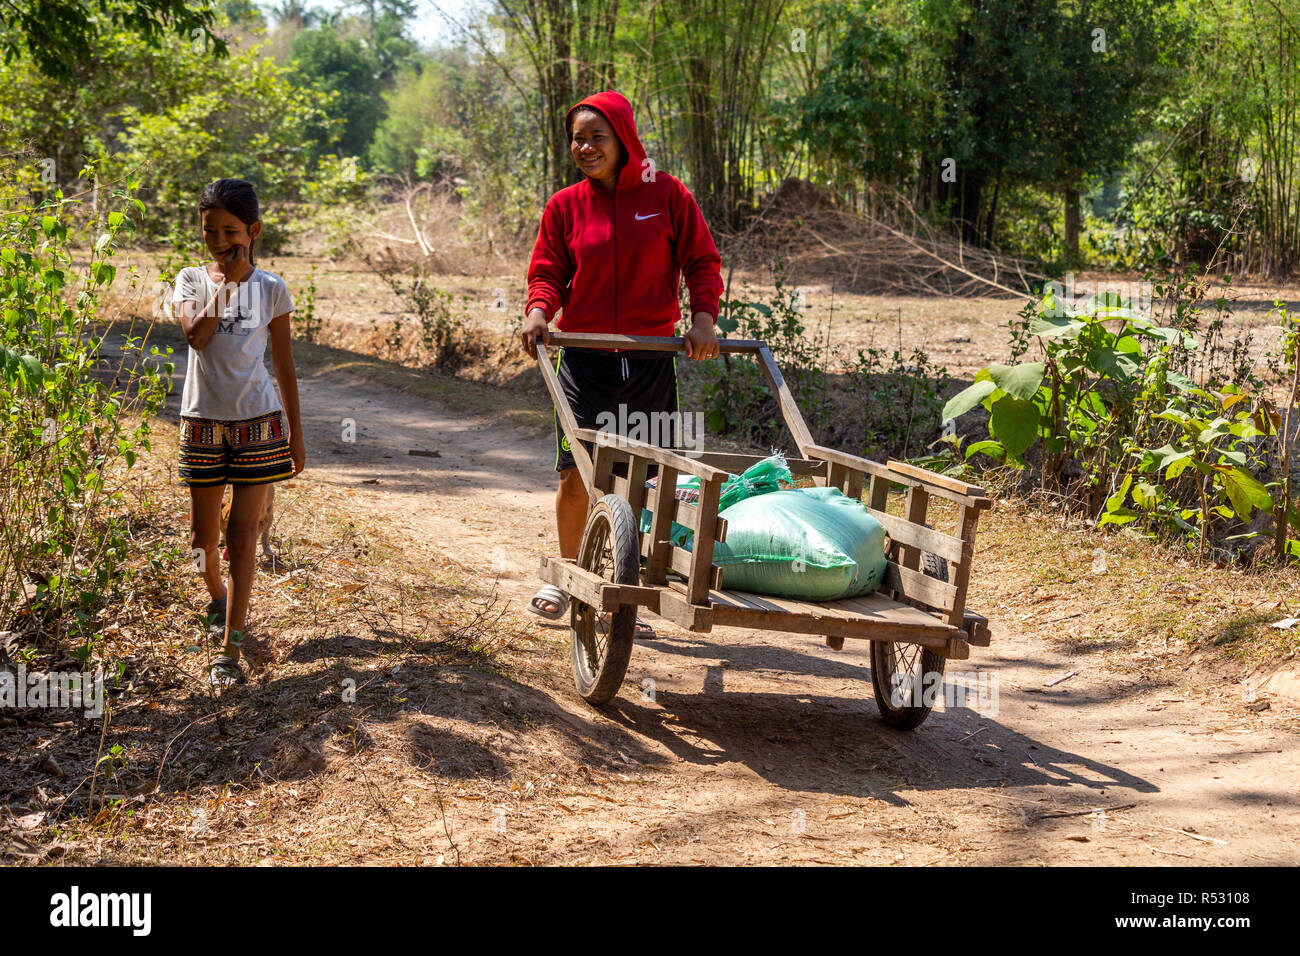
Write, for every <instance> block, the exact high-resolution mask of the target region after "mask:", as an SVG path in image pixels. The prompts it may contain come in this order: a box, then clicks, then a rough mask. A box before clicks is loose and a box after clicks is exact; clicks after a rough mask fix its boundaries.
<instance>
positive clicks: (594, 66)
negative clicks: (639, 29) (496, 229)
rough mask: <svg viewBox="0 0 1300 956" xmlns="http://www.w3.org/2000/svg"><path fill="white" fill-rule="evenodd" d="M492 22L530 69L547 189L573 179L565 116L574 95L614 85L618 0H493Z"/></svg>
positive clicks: (575, 170) (576, 96) (544, 179)
mask: <svg viewBox="0 0 1300 956" xmlns="http://www.w3.org/2000/svg"><path fill="white" fill-rule="evenodd" d="M495 7H496V10H497V14H498V15H497V17H496V19H497V21H498V22H499V23H500V24H501V25H502V26H503V27H505V28H506V30H507V32H508V35H509V36H510V39H511V40H513V41H514V42H516V43H518V44H519V45H520V46H521V47H522V49H523V53H524V55H525V57H526V59H527V61H528V64H529V67H530V68H531V70H532V73H533V77H534V80H535V84H536V90H537V100H538V102H537V108H538V115H539V117H540V119H541V122H540V123H539V124H538V125H539V133H540V135H541V137H542V140H543V142H542V146H543V149H542V155H543V157H544V168H543V182H544V183H545V187H544V188H545V190H546V191H547V192H554V191H556V190H557V189H563V188H564V187H565V186H567V185H569V184H571V183H574V182H577V180H578V176H579V175H580V174H579V172H578V170H577V169H575V168H574V166H573V162H572V160H571V159H570V158H569V144H568V142H567V140H566V137H565V132H564V117H565V114H566V113H567V112H568V110H569V107H571V106H572V105H573V104H574V103H575V102H576V101H577V100H579V99H581V98H582V97H584V96H587V95H588V94H590V93H594V92H597V91H598V90H602V89H608V88H611V87H613V86H614V85H615V83H616V80H617V77H616V74H615V69H614V27H615V22H616V18H617V16H618V7H619V0H589V2H586V3H584V4H582V5H581V7H579V5H577V4H573V3H570V2H566V0H495Z"/></svg>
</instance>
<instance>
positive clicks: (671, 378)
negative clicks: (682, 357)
mask: <svg viewBox="0 0 1300 956" xmlns="http://www.w3.org/2000/svg"><path fill="white" fill-rule="evenodd" d="M555 371H556V374H557V375H558V376H559V379H560V387H561V388H562V389H563V390H564V394H565V396H566V397H567V398H568V400H569V405H570V406H571V407H572V408H573V416H574V418H576V419H577V420H578V427H579V428H594V429H596V430H597V431H608V432H610V433H612V434H618V435H622V436H623V437H625V438H632V439H635V440H637V441H643V442H645V443H646V444H648V445H658V446H660V447H661V448H673V447H676V445H677V416H678V413H679V406H678V395H677V356H676V355H673V354H664V353H663V352H604V351H601V350H600V349H582V348H572V347H562V348H561V349H560V354H559V356H558V357H557V358H556V360H555ZM582 444H583V445H584V446H585V447H586V449H587V451H588V453H590V452H591V449H592V445H591V443H590V442H583V443H582ZM573 467H574V461H573V454H572V452H570V450H569V439H568V438H567V437H566V436H565V434H564V428H563V427H562V426H561V425H560V413H559V412H556V413H555V470H556V471H564V470H565V469H566V468H573ZM615 470H616V471H617V472H619V473H621V472H622V469H621V468H619V466H618V465H616V466H615ZM657 470H658V469H657V468H655V469H652V473H653V472H655V471H657Z"/></svg>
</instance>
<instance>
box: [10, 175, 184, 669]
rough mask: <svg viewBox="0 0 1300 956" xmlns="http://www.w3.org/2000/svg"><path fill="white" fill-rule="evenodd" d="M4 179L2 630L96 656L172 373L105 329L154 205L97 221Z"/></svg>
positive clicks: (132, 202) (134, 202)
mask: <svg viewBox="0 0 1300 956" xmlns="http://www.w3.org/2000/svg"><path fill="white" fill-rule="evenodd" d="M0 172H3V173H5V175H3V176H0V204H2V205H3V207H4V210H5V213H6V214H5V216H4V217H3V220H0V361H2V362H3V370H2V375H0V423H2V425H3V427H2V428H0V513H3V514H4V521H3V523H0V627H7V628H13V629H20V630H25V631H29V632H31V633H33V634H36V635H38V636H39V637H42V638H45V639H47V640H50V641H51V642H52V643H53V645H54V646H55V647H58V646H65V642H67V641H69V640H70V641H72V642H73V643H74V644H80V645H82V646H83V647H90V646H91V644H90V639H91V638H92V637H93V635H94V634H95V633H96V632H97V630H98V628H99V627H100V626H101V617H102V614H103V612H104V610H105V609H106V608H107V607H108V606H110V605H111V603H112V601H113V600H114V598H115V597H116V596H117V595H118V592H119V591H120V589H121V587H122V585H123V583H124V582H125V580H126V579H127V577H128V575H129V572H128V571H127V568H126V560H127V557H128V555H129V554H130V553H131V552H132V550H133V547H134V546H133V542H132V540H131V533H130V528H129V524H128V516H127V515H126V514H125V508H124V505H123V501H124V499H123V492H122V481H121V478H122V475H123V472H124V471H126V470H129V469H130V468H132V467H133V466H134V465H135V463H136V458H137V455H138V453H139V451H140V449H144V450H148V449H149V448H150V443H149V436H150V433H151V426H150V421H149V418H150V416H151V415H152V414H153V413H155V412H157V411H158V410H160V409H161V408H162V407H163V403H164V401H165V399H166V395H167V388H168V384H169V380H170V375H171V372H172V368H173V366H172V363H171V361H170V360H168V359H167V357H166V356H167V354H170V352H171V349H170V348H168V349H167V350H166V352H165V353H161V352H159V350H158V349H157V348H156V347H151V348H150V350H149V353H148V355H146V354H145V352H144V342H145V339H146V338H147V333H146V334H145V335H138V334H134V333H133V330H128V331H127V332H126V334H125V335H124V336H123V338H122V340H121V342H120V343H118V346H117V348H118V354H117V355H115V356H113V355H112V354H111V353H107V354H106V350H105V345H106V342H105V335H104V333H103V331H102V329H101V327H100V324H99V321H100V315H99V310H100V306H101V302H102V300H103V297H104V295H105V293H106V291H107V290H108V289H109V287H110V286H112V285H113V283H114V282H115V281H116V279H117V266H116V265H115V264H114V262H113V258H114V255H115V250H116V247H117V243H118V242H119V240H120V239H121V238H122V237H124V236H126V235H129V234H130V233H131V231H132V228H133V227H132V219H131V218H129V216H128V212H130V213H140V214H142V213H143V211H144V204H143V203H142V202H140V201H139V200H138V199H136V198H135V197H134V195H133V194H134V191H135V189H136V188H137V186H138V184H137V183H129V184H127V185H126V188H125V189H122V190H117V191H113V192H112V195H111V200H110V201H109V202H108V203H105V202H104V198H103V197H102V196H101V197H100V200H99V214H98V215H96V214H95V213H94V212H92V213H91V215H89V216H87V215H86V212H87V210H86V209H85V205H84V204H83V203H82V202H81V201H80V200H76V199H67V198H65V197H64V196H63V194H62V192H61V191H60V190H54V191H53V192H52V193H51V194H50V195H49V196H47V197H46V198H45V199H43V200H42V201H41V202H39V203H36V204H33V203H32V202H31V201H30V199H28V197H27V195H26V194H25V192H24V191H23V190H22V189H21V188H20V187H18V186H17V184H16V178H15V177H12V176H10V175H8V172H9V170H7V169H0ZM84 175H93V171H92V170H86V171H84V172H83V176H84ZM105 192H107V190H105ZM124 210H125V211H124ZM83 244H84V246H83ZM84 247H88V248H89V255H88V256H87V254H86V253H85V252H84V251H82V249H83V248H84ZM87 259H88V261H85V260H87ZM82 261H85V265H84V266H83V265H81V264H80V263H81V262H82Z"/></svg>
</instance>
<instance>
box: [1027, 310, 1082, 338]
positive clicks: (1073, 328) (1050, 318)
mask: <svg viewBox="0 0 1300 956" xmlns="http://www.w3.org/2000/svg"><path fill="white" fill-rule="evenodd" d="M1083 325H1084V323H1083V322H1081V321H1079V320H1078V319H1072V318H1069V317H1068V316H1064V315H1060V316H1057V315H1036V316H1034V318H1033V320H1032V321H1031V322H1030V323H1029V334H1030V335H1037V336H1039V337H1040V338H1044V339H1054V338H1067V339H1068V338H1073V337H1074V336H1076V335H1078V334H1079V331H1080V330H1081V329H1082V328H1083Z"/></svg>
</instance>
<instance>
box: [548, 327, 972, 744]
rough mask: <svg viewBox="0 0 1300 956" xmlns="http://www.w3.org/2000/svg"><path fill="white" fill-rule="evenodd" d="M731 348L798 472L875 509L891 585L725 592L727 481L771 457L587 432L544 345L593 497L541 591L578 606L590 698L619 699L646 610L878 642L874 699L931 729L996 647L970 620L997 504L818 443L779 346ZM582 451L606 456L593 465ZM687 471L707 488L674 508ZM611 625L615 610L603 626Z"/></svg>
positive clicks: (579, 659)
mask: <svg viewBox="0 0 1300 956" xmlns="http://www.w3.org/2000/svg"><path fill="white" fill-rule="evenodd" d="M550 345H551V346H553V347H554V346H559V347H565V346H568V347H582V348H618V349H635V350H662V351H683V350H684V349H685V345H684V341H683V339H681V338H655V337H649V336H630V335H594V334H578V333H558V332H557V333H552V334H551V337H550ZM719 347H720V349H721V351H723V352H729V353H746V354H753V355H755V356H756V358H757V359H758V362H759V364H760V366H761V367H762V368H763V370H764V372H765V373H766V376H767V380H768V384H769V385H770V387H771V389H772V392H773V394H774V395H775V396H776V398H777V403H778V405H779V407H780V409H781V413H782V415H783V417H784V419H785V423H786V425H787V427H788V428H789V429H790V433H791V435H792V436H793V437H794V441H795V444H796V445H797V446H798V451H799V454H800V456H801V457H798V458H795V457H789V458H787V459H786V461H787V464H788V465H789V467H790V471H791V473H792V474H793V475H794V476H795V477H796V478H800V477H809V478H811V479H812V480H813V482H814V483H815V484H817V485H821V486H825V485H833V486H835V487H838V488H839V489H840V490H841V491H843V492H844V493H845V494H846V495H848V496H849V497H851V498H856V499H860V500H862V501H863V504H864V505H865V506H866V508H867V510H868V511H869V512H870V513H871V514H872V515H874V516H875V517H876V518H877V519H878V520H879V521H880V522H881V523H882V524H883V525H884V527H885V530H886V532H887V534H888V539H887V555H888V558H889V564H888V567H887V569H886V573H885V578H884V582H883V584H882V585H881V588H880V590H878V591H877V592H875V593H874V594H870V595H866V596H863V597H857V598H847V599H841V600H835V601H824V602H813V601H799V600H793V599H790V598H778V597H770V596H767V595H758V594H750V593H746V592H743V591H736V590H724V589H723V588H722V587H721V578H722V569H721V568H720V567H719V566H717V565H715V564H713V546H714V542H716V541H725V540H726V532H727V527H726V520H725V519H723V518H720V517H719V516H718V498H719V494H720V492H721V488H722V483H723V482H724V481H726V480H727V478H728V477H729V474H738V473H740V472H742V471H744V470H745V469H746V468H748V467H749V466H750V465H752V464H754V463H755V462H757V461H759V460H760V459H761V457H762V456H758V455H737V454H726V453H720V452H694V451H692V452H690V453H689V454H684V453H682V452H681V451H675V450H672V449H666V448H659V447H657V446H655V445H651V444H648V443H645V442H639V441H635V440H632V439H629V438H625V437H622V436H619V435H617V434H614V433H611V432H605V431H597V430H595V429H589V428H579V427H578V424H577V421H576V419H575V417H574V414H573V410H572V408H571V407H570V405H569V403H568V401H567V400H566V398H565V395H564V392H563V390H562V388H561V386H560V382H559V378H558V376H557V374H556V366H555V363H554V360H553V359H552V357H551V355H550V354H549V353H548V350H547V347H546V345H544V344H543V343H542V342H541V341H540V339H539V340H538V342H537V358H538V365H539V367H540V369H541V372H542V376H543V378H544V379H545V381H546V387H547V389H548V391H549V392H550V395H551V399H552V401H553V402H554V404H555V408H556V411H557V413H558V416H559V420H560V424H561V427H562V429H563V432H564V435H565V436H566V437H567V438H568V442H569V446H570V449H571V452H572V454H573V457H574V460H575V462H576V464H577V467H578V471H579V472H580V473H581V475H582V479H583V482H584V484H585V486H586V488H587V490H588V493H589V496H590V506H589V510H588V517H587V524H586V528H585V530H584V532H583V538H582V544H581V546H580V547H579V551H578V557H577V558H576V559H565V558H562V557H559V556H552V557H544V558H543V559H542V562H541V569H540V573H541V577H542V579H543V580H545V581H547V582H548V583H550V584H553V585H555V586H556V587H557V588H559V589H560V590H561V591H564V592H565V593H566V594H568V595H569V596H570V597H571V602H570V614H569V617H570V626H571V629H572V659H573V671H574V681H575V684H576V685H577V688H578V692H579V694H581V696H582V697H583V698H584V699H585V700H587V701H588V702H590V703H593V704H600V703H604V702H605V701H607V700H609V699H610V698H612V697H613V696H614V695H615V694H617V693H618V690H619V687H620V685H621V684H622V681H623V677H624V675H625V674H626V671H627V665H628V660H629V658H630V655H631V649H632V641H633V633H634V630H635V625H636V614H637V609H638V608H646V609H647V610H650V611H652V612H654V613H655V614H658V615H659V616H660V617H663V618H666V619H667V620H669V621H672V622H674V623H676V624H678V625H680V626H682V627H683V628H685V629H687V630H689V631H693V632H697V633H708V632H709V631H710V630H711V629H712V628H713V627H714V626H715V625H719V626H729V627H745V628H751V629H754V630H769V631H785V632H791V633H798V634H816V635H820V636H824V637H825V639H826V643H827V644H828V645H829V646H830V647H832V648H834V649H836V650H839V649H840V648H842V647H843V645H844V641H845V639H846V638H847V639H865V640H869V641H870V642H871V662H872V666H871V673H872V686H873V690H874V692H875V697H876V702H877V704H878V705H879V707H880V711H881V716H882V717H883V718H884V719H885V721H886V722H888V723H890V724H892V725H894V726H896V727H900V728H903V729H912V728H914V727H916V726H918V725H919V724H920V723H921V721H923V720H924V719H925V717H926V716H927V715H928V714H929V712H930V707H931V705H932V703H933V699H932V697H927V696H926V695H925V694H924V693H922V689H923V688H924V687H925V686H926V685H929V686H931V687H934V686H935V685H936V684H937V683H940V682H941V680H942V673H943V668H944V663H945V661H946V660H947V659H949V658H955V659H965V658H968V657H969V656H970V647H971V646H972V645H975V646H988V643H989V628H988V621H987V620H986V619H985V618H984V617H982V616H981V615H979V614H976V613H974V612H973V611H970V610H968V609H967V607H966V590H967V585H968V583H969V580H970V569H971V558H972V555H973V553H974V548H975V527H976V523H977V521H978V519H979V514H980V512H981V511H983V510H985V509H987V508H989V507H990V506H991V504H992V502H991V500H990V499H989V498H988V497H987V496H986V495H985V493H984V491H983V490H982V489H981V488H979V487H977V486H975V485H970V484H967V483H965V482H962V481H958V480H955V479H953V478H950V477H947V476H945V475H938V474H935V473H933V472H930V471H927V470H925V469H923V468H918V467H916V466H914V465H910V464H907V463H905V462H899V461H889V462H887V463H885V464H881V463H879V462H874V461H870V460H868V459H866V458H859V457H857V456H854V455H849V454H846V453H844V452H842V451H837V450H835V449H833V448H825V447H822V446H820V445H818V444H816V443H815V441H814V440H813V437H812V434H811V432H810V431H809V430H808V426H807V425H806V423H805V422H804V419H803V416H802V415H801V414H800V412H799V409H798V407H797V405H796V404H795V402H794V398H793V396H792V395H791V393H790V390H789V387H788V386H787V385H786V383H785V381H784V379H783V378H782V376H781V372H780V369H779V368H778V367H777V365H776V362H775V361H774V360H773V358H772V353H771V351H770V350H769V349H768V347H767V345H766V343H764V342H761V341H754V340H734V339H721V340H720V341H719ZM584 441H585V442H589V443H591V445H592V446H593V453H592V454H588V452H587V449H586V448H585V447H584V445H583V444H582V443H583V442H584ZM620 463H621V464H620ZM616 464H620V467H619V468H618V469H616V467H615V466H616ZM651 465H655V466H657V468H658V474H659V480H658V488H647V487H646V484H645V482H646V475H647V470H648V469H649V468H650V466H651ZM616 471H624V472H625V473H624V474H618V473H616ZM681 474H687V475H696V476H698V477H699V479H700V496H699V501H698V504H690V503H687V502H684V501H680V500H678V499H677V498H676V496H675V494H674V490H675V488H676V485H677V477H678V475H681ZM891 485H896V486H902V487H903V488H904V489H905V491H906V495H905V498H904V500H903V508H902V514H901V515H896V514H891V513H889V512H888V511H887V505H888V503H889V491H890V487H891ZM664 489H667V494H664V493H663V490H664ZM931 498H941V499H944V500H946V501H949V502H952V503H954V504H955V505H956V513H957V519H956V527H955V528H954V529H953V532H952V533H949V532H947V531H943V530H939V529H936V528H932V527H930V526H929V524H928V523H927V517H928V511H929V505H930V499H931ZM642 508H645V509H646V510H648V511H649V512H650V513H651V515H652V518H651V528H650V531H649V533H648V534H641V533H640V531H639V527H640V515H641V510H642ZM674 521H676V522H677V523H678V524H681V525H684V526H685V527H687V528H690V529H691V530H692V531H694V542H693V546H692V549H691V550H689V551H688V550H686V549H684V548H679V547H674V546H673V545H672V543H671V542H670V541H669V530H670V529H671V527H672V523H673V522H674ZM602 612H609V614H608V616H607V617H606V618H604V622H603V623H602V618H601V617H599V615H602Z"/></svg>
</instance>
